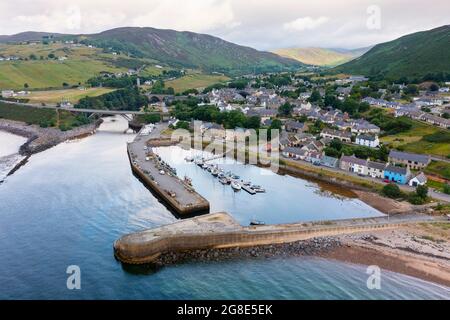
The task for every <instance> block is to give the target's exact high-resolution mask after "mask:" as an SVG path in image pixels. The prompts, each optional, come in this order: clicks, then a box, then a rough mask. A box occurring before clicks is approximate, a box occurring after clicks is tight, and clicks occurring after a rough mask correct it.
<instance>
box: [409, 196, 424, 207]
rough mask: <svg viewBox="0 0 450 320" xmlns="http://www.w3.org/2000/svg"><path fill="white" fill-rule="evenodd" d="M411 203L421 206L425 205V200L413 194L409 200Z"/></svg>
mask: <svg viewBox="0 0 450 320" xmlns="http://www.w3.org/2000/svg"><path fill="white" fill-rule="evenodd" d="M408 201H409V203H411V204H414V205H421V204H424V203H425V199H423V198H422V197H420V196H418V195H417V194H416V193H412V194H411V195H410V196H409V198H408Z"/></svg>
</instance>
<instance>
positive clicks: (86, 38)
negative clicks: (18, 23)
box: [0, 27, 302, 74]
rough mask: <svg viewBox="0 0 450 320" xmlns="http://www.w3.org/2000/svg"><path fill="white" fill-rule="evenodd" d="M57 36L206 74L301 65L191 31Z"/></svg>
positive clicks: (117, 31)
mask: <svg viewBox="0 0 450 320" xmlns="http://www.w3.org/2000/svg"><path fill="white" fill-rule="evenodd" d="M47 35H48V34H46V33H29V32H28V33H24V34H18V35H14V36H0V42H14V41H16V42H17V41H25V40H36V39H40V38H42V36H47ZM57 37H59V38H65V39H75V38H77V39H78V40H79V41H82V42H84V43H86V44H92V45H95V46H97V47H100V48H104V49H105V50H110V51H117V52H121V53H125V54H128V55H131V56H134V57H138V58H148V59H153V60H156V61H159V62H161V63H164V64H168V65H170V66H175V67H182V68H193V69H202V70H205V71H208V72H213V71H215V72H223V73H227V74H243V73H250V72H270V71H287V70H296V69H298V68H299V67H301V66H302V64H301V63H299V62H298V61H296V60H292V59H288V58H284V57H280V56H278V55H276V54H273V53H269V52H262V51H258V50H255V49H252V48H249V47H244V46H240V45H236V44H234V43H231V42H227V41H225V40H222V39H220V38H217V37H213V36H210V35H206V34H198V33H193V32H178V31H174V30H161V29H154V28H131V27H128V28H117V29H112V30H108V31H104V32H101V33H98V34H88V35H57ZM26 38H29V39H26Z"/></svg>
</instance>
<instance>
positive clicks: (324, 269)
mask: <svg viewBox="0 0 450 320" xmlns="http://www.w3.org/2000/svg"><path fill="white" fill-rule="evenodd" d="M123 126H124V123H123V122H122V121H121V120H119V121H117V122H110V119H107V120H106V123H105V124H104V125H103V126H102V127H101V130H100V131H99V132H98V133H97V134H96V135H94V136H90V137H87V138H85V139H82V140H76V141H71V142H69V143H63V144H60V145H58V146H56V147H54V148H52V149H49V150H47V151H45V152H43V153H39V154H36V155H33V156H32V157H31V158H30V160H29V163H27V164H26V165H25V166H24V167H22V168H21V169H20V170H19V171H17V172H16V173H15V174H14V175H12V176H10V177H8V178H7V179H6V181H5V183H3V184H2V185H0V200H1V201H0V244H1V245H0V259H1V261H2V263H1V267H0V299H19V298H20V299H121V298H122V299H187V298H192V299H221V298H223V299H246V298H247V299H248V298H258V299H263V298H265V299H270V298H274V299H275V298H277V299H416V298H417V299H425V298H432V299H442V298H447V299H448V298H450V295H449V289H448V288H444V287H441V286H437V285H435V284H432V283H428V282H425V281H421V280H418V279H414V278H411V277H407V276H404V275H399V274H395V273H391V272H383V273H382V290H379V291H370V290H368V289H367V287H366V280H367V275H366V274H365V271H366V267H364V266H356V265H351V264H346V263H341V262H334V261H329V260H324V259H320V258H288V259H270V260H258V259H256V260H237V261H229V262H221V263H192V264H186V265H180V266H173V267H167V268H163V269H161V270H152V269H149V268H148V267H128V266H123V265H122V264H120V263H119V262H118V261H116V260H115V259H114V256H113V250H112V245H113V242H114V240H116V239H117V238H119V237H120V236H121V235H123V234H126V233H129V232H134V231H138V230H142V229H145V228H151V227H155V226H159V225H162V224H167V223H170V222H174V221H175V220H176V219H175V218H174V216H173V215H172V214H171V213H170V212H169V211H168V210H167V209H166V208H165V207H164V206H163V205H162V204H161V203H159V202H158V201H157V200H156V199H155V198H154V197H153V195H152V194H151V193H150V192H149V191H148V190H147V189H146V188H145V187H144V186H143V185H142V184H141V183H140V182H139V181H138V180H137V179H136V178H135V177H134V176H133V175H132V173H131V170H130V166H129V163H128V158H127V156H126V142H127V141H131V140H132V139H133V138H134V136H133V135H124V134H122V132H123V130H124V127H123ZM0 142H1V141H0ZM207 178H208V179H210V177H209V176H207ZM287 179H294V178H287ZM208 181H209V180H208ZM294 181H295V180H294ZM298 182H299V183H300V184H301V185H302V188H303V185H305V188H311V189H312V188H313V187H311V186H309V187H306V185H308V183H306V182H302V181H298ZM290 183H291V182H290ZM213 184H214V182H213V181H210V182H209V184H208V186H211V185H213ZM210 188H212V187H210ZM308 190H309V189H308ZM228 191H229V190H226V191H223V192H224V196H223V198H224V199H225V198H228V197H229V192H228ZM220 192H222V191H220ZM245 196H247V197H249V195H246V194H240V195H236V197H238V198H237V201H242V203H245V202H247V203H249V205H251V206H254V204H253V203H256V201H253V199H252V200H251V201H252V202H251V204H250V200H248V201H247V200H245V199H248V198H243V199H244V200H240V197H245ZM326 199H328V198H326ZM210 200H212V202H213V206H214V207H215V208H219V207H220V206H228V204H227V203H230V202H229V201H228V200H226V199H225V200H224V201H225V205H222V204H219V203H220V201H221V200H220V198H219V197H218V198H213V199H210ZM275 200H276V199H274V201H275ZM327 201H328V200H327ZM339 201H341V200H339ZM303 203H308V202H306V201H304V202H303ZM344 203H346V202H344ZM321 205H322V202H320V201H319V202H317V203H316V204H315V206H316V207H319V208H320V206H321ZM243 207H245V206H243ZM229 208H230V209H233V207H232V206H231V207H229ZM317 211H318V212H320V210H317ZM252 212H253V211H252ZM305 212H311V211H307V210H305ZM246 214H249V213H246ZM314 214H317V213H314ZM281 216H282V217H286V216H284V215H281ZM287 217H289V215H288V216H287ZM237 218H238V219H239V220H240V221H243V222H245V220H246V219H247V216H241V217H240V216H239V215H237ZM283 219H284V218H283ZM69 265H78V266H79V267H80V268H81V290H79V291H77V290H75V291H70V290H68V289H67V288H66V280H67V276H68V275H67V274H66V269H67V267H68V266H69Z"/></svg>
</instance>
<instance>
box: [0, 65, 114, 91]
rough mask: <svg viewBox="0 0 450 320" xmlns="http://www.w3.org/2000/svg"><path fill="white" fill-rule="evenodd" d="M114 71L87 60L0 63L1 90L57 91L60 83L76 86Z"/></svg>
mask: <svg viewBox="0 0 450 320" xmlns="http://www.w3.org/2000/svg"><path fill="white" fill-rule="evenodd" d="M117 70H118V69H116V68H112V67H110V66H108V65H106V64H104V63H103V62H100V61H96V60H89V59H85V60H66V61H64V62H60V61H53V60H44V61H39V60H37V61H14V62H0V88H8V89H15V90H18V89H23V88H24V84H25V83H27V84H28V85H29V87H30V88H35V89H43V88H60V87H62V86H63V83H67V84H69V85H77V84H78V83H84V82H85V81H86V80H88V79H89V78H92V77H94V76H96V75H98V74H99V73H100V72H101V71H109V72H115V71H117Z"/></svg>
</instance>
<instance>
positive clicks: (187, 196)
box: [127, 125, 210, 217]
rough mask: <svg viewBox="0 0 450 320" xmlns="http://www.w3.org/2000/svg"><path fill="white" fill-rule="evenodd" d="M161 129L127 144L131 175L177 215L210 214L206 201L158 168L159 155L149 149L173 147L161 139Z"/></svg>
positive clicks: (168, 141)
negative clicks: (165, 146) (135, 176)
mask: <svg viewBox="0 0 450 320" xmlns="http://www.w3.org/2000/svg"><path fill="white" fill-rule="evenodd" d="M163 129H164V126H163V125H160V126H157V127H156V128H155V130H154V132H152V134H151V135H150V136H143V135H138V136H137V137H136V139H135V140H134V141H133V142H132V143H129V144H128V146H127V150H128V157H129V159H130V164H131V168H132V170H133V172H134V173H135V174H136V175H137V176H138V177H139V178H140V179H141V181H142V182H143V183H144V184H145V185H146V186H147V187H148V188H150V189H151V190H152V191H153V192H154V193H155V194H156V195H157V196H158V197H159V198H160V199H161V200H162V201H163V202H164V204H166V205H167V206H168V207H169V208H170V209H171V210H172V211H173V212H174V213H176V214H177V215H180V216H182V217H183V216H191V215H195V214H201V213H209V208H210V206H209V202H208V201H207V200H206V199H205V198H203V197H202V196H201V195H200V194H198V193H197V192H196V191H195V190H194V189H193V188H192V187H191V186H189V185H188V184H187V183H185V182H184V181H182V180H181V179H179V178H178V177H177V176H176V175H174V174H173V173H171V172H170V171H169V170H167V169H165V168H163V167H161V163H160V161H159V159H158V155H156V154H155V153H153V152H152V147H159V146H162V145H172V144H173V143H172V142H171V141H170V139H163V138H161V137H160V133H161V130H163Z"/></svg>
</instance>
